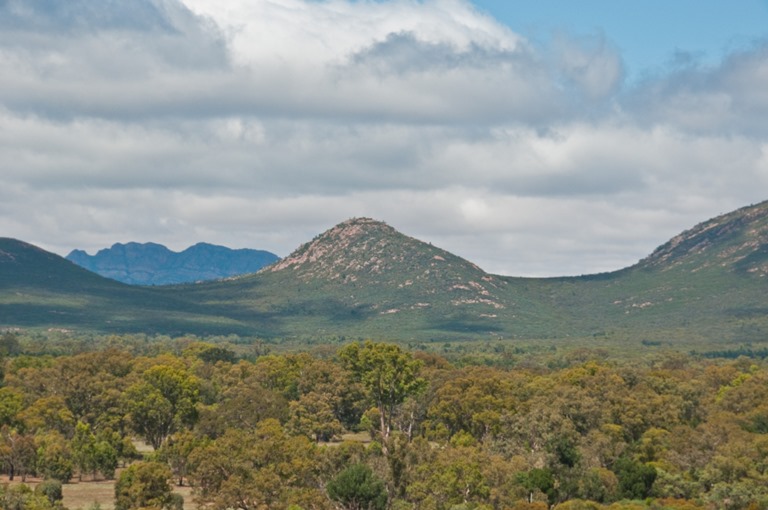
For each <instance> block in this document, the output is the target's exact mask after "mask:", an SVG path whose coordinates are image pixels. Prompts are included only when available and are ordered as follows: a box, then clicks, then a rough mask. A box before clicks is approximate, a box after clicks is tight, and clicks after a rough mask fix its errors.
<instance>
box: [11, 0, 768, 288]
mask: <svg viewBox="0 0 768 510" xmlns="http://www.w3.org/2000/svg"><path fill="white" fill-rule="evenodd" d="M766 119H768V0H738V1H737V2H723V1H721V0H676V1H674V2H670V1H669V0H624V1H621V2H617V1H616V0H579V1H578V2H577V1H574V0H537V1H536V2H531V1H529V0H520V1H518V0H500V1H491V0H476V1H474V2H471V1H469V0H423V1H417V0H378V1H373V0H357V1H353V0H326V1H319V0H111V1H109V2H105V1H104V0H68V1H66V2H64V1H60V0H34V1H30V0H0V236H6V237H15V238H19V239H22V240H25V241H28V242H31V243H33V244H37V245H39V246H41V247H44V248H46V249H49V250H51V251H54V252H57V253H59V254H62V255H65V254H67V253H68V252H69V251H70V250H71V249H73V248H82V249H86V250H88V251H89V252H90V253H93V252H94V251H95V250H97V249H99V248H103V247H107V246H110V245H112V244H113V243H115V242H127V241H140V242H146V241H153V242H160V243H163V244H165V245H167V246H169V247H171V248H172V249H176V250H181V249H183V248H186V247H187V246H189V245H191V244H194V243H196V242H198V241H206V242H212V243H216V244H223V245H226V246H230V247H252V248H262V249H268V250H271V251H273V252H275V253H277V254H278V255H281V256H283V255H287V254H288V253H289V252H290V251H291V250H293V249H294V248H296V247H297V246H298V245H299V244H301V243H302V242H304V241H307V240H309V239H311V238H312V237H313V236H314V235H316V234H317V233H319V232H322V231H323V230H325V229H327V228H329V227H331V226H333V225H334V224H336V223H338V222H340V221H343V220H345V219H347V218H350V217H354V216H370V217H374V218H376V219H380V220H383V221H386V222H387V223H389V224H390V225H392V226H394V227H395V228H397V229H399V230H400V231H402V232H404V233H406V234H408V235H411V236H414V237H418V238H420V239H422V240H425V241H429V242H432V243H433V244H435V245H437V246H440V247H442V248H445V249H448V250H450V251H452V252H454V253H456V254H458V255H461V256H463V257H465V258H468V259H470V260H472V261H473V262H475V263H477V264H478V265H480V266H481V267H482V268H484V269H486V270H488V271H490V272H495V273H501V274H509V275H515V276H555V275H576V274H585V273H594V272H600V271H609V270H614V269H619V268H621V267H625V266H627V265H630V264H632V263H634V262H636V261H637V260H639V259H640V258H642V257H644V256H645V255H647V254H649V253H650V252H651V251H652V250H653V249H654V248H655V247H657V246H658V245H660V244H662V243H663V242H665V241H667V240H668V239H669V238H670V237H672V236H673V235H675V234H677V233H679V232H681V231H682V230H684V229H686V228H689V227H691V226H693V225H694V224H696V223H698V222H700V221H704V220H706V219H709V218H711V217H713V216H715V215H718V214H720V213H724V212H728V211H730V210H733V209H736V208H738V207H741V206H745V205H749V204H751V203H756V202H760V201H763V200H765V199H768V121H766Z"/></svg>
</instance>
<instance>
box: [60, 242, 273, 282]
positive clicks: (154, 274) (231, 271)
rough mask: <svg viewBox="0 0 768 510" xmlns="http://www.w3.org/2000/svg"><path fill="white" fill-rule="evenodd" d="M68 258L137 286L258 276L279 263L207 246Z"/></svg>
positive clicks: (116, 248)
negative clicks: (264, 269)
mask: <svg viewBox="0 0 768 510" xmlns="http://www.w3.org/2000/svg"><path fill="white" fill-rule="evenodd" d="M66 258H67V259H68V260H70V261H72V262H74V263H75V264H77V265H79V266H81V267H84V268H85V269H88V270H89V271H93V272H94V273H97V274H100V275H101V276H104V277H106V278H112V279H113V280H117V281H120V282H123V283H129V284H133V285H167V284H175V283H190V282H197V281H203V280H217V279H220V278H227V277H230V276H236V275H241V274H246V273H255V272H256V271H258V270H259V269H261V268H262V267H264V266H266V265H269V264H272V263H273V262H275V261H276V260H277V259H278V257H277V255H275V254H274V253H270V252H268V251H263V250H249V249H240V250H233V249H230V248H226V247H224V246H216V245H213V244H207V243H198V244H196V245H194V246H190V247H189V248H187V249H186V250H184V251H182V252H179V253H177V252H174V251H171V250H169V249H168V248H166V247H165V246H163V245H161V244H155V243H144V244H140V243H126V244H121V243H116V244H114V245H112V247H111V248H108V249H103V250H99V252H98V253H96V254H95V255H88V254H87V253H86V252H84V251H83V250H73V251H72V252H71V253H70V254H69V255H67V257H66Z"/></svg>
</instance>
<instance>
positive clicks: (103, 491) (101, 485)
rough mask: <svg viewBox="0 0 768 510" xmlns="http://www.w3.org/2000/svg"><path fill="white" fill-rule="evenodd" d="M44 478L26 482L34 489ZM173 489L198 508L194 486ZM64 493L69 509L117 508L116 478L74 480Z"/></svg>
mask: <svg viewBox="0 0 768 510" xmlns="http://www.w3.org/2000/svg"><path fill="white" fill-rule="evenodd" d="M118 476H120V470H119V469H118V471H117V473H116V474H115V477H118ZM41 481H42V480H41V479H39V478H33V477H28V478H27V480H26V482H23V483H26V484H27V485H28V486H30V487H32V488H33V489H34V488H35V487H36V486H37V484H39V483H40V482H41ZM6 483H7V484H9V485H15V484H21V483H22V481H21V478H20V477H18V476H17V477H16V478H15V479H14V481H13V482H11V481H9V480H8V477H7V476H6V475H3V476H1V477H0V484H6ZM173 491H174V492H176V493H178V494H181V496H182V497H183V498H184V508H185V509H186V510H196V509H197V505H195V503H194V501H193V498H192V488H191V487H189V486H184V487H178V486H174V488H173ZM62 493H63V495H64V499H63V501H62V503H63V504H64V506H65V507H66V508H68V509H69V510H78V509H83V510H85V509H87V508H91V507H93V505H94V504H95V503H98V505H99V507H100V508H101V509H102V510H112V509H114V508H115V480H88V479H85V480H83V481H77V480H73V481H72V482H70V483H66V484H64V485H63V486H62Z"/></svg>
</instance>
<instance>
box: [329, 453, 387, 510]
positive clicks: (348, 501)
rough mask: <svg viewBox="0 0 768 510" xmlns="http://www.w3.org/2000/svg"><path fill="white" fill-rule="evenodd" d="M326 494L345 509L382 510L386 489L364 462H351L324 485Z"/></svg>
mask: <svg viewBox="0 0 768 510" xmlns="http://www.w3.org/2000/svg"><path fill="white" fill-rule="evenodd" d="M326 490H327V491H328V496H329V497H330V498H331V499H332V500H333V501H337V502H338V503H340V504H341V505H342V507H343V508H345V509H346V510H384V509H385V508H386V507H387V489H386V487H385V486H384V482H382V481H381V480H379V479H378V478H377V477H376V475H374V473H373V471H371V468H369V467H368V466H366V465H365V464H353V465H351V466H349V467H347V468H346V469H344V470H343V471H342V472H340V473H339V474H338V475H336V477H335V478H333V479H332V480H331V481H330V482H328V485H327V486H326Z"/></svg>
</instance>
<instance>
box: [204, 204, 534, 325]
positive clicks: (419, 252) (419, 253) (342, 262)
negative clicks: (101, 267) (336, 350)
mask: <svg viewBox="0 0 768 510" xmlns="http://www.w3.org/2000/svg"><path fill="white" fill-rule="evenodd" d="M508 287H509V284H508V282H507V281H506V280H505V279H504V278H500V277H497V276H493V275H490V274H487V273H485V272H484V271H482V270H481V269H480V268H478V267H477V266H476V265H474V264H472V263H470V262H468V261H466V260H464V259H461V258H460V257H457V256H455V255H453V254H451V253H448V252H446V251H445V250H441V249H439V248H436V247H434V246H432V245H430V244H428V243H424V242H422V241H419V240H417V239H414V238H412V237H408V236H406V235H403V234H401V233H399V232H397V231H396V230H395V229H394V228H392V227H391V226H389V225H387V224H385V223H382V222H380V221H375V220H372V219H370V218H355V219H350V220H348V221H345V222H343V223H341V224H339V225H337V226H335V227H333V228H331V229H329V230H328V231H326V232H324V233H322V234H320V235H319V236H317V237H316V238H315V239H313V240H312V241H310V242H308V243H306V244H304V245H302V246H301V247H299V248H298V249H297V250H296V251H294V252H293V253H291V254H290V255H288V256H287V257H285V258H284V259H282V260H280V261H279V262H277V263H275V264H273V265H271V266H269V267H267V268H265V269H263V270H261V271H260V272H259V273H258V274H255V275H249V276H246V277H241V278H237V279H234V280H233V281H227V282H217V283H210V284H201V285H197V286H195V288H194V289H190V290H189V292H190V293H191V295H192V296H193V297H192V299H193V300H194V301H196V302H204V303H209V304H217V305H223V304H224V303H228V305H229V306H230V310H231V312H230V313H232V314H235V316H236V317H237V318H239V319H241V320H246V317H247V316H248V315H249V314H253V313H258V314H261V316H262V317H264V316H265V314H266V315H267V316H269V317H270V319H271V323H272V324H279V328H278V331H279V334H280V335H289V336H301V335H303V334H325V335H334V334H345V335H358V336H383V337H386V336H391V335H394V334H403V335H405V336H406V337H408V338H412V337H414V335H416V336H423V335H425V334H428V335H434V336H435V337H444V336H445V335H447V334H450V335H454V334H460V335H463V334H466V333H469V334H472V335H476V334H485V335H487V334H492V333H493V332H495V331H498V330H499V329H500V328H501V327H502V326H501V325H500V324H499V317H501V316H503V315H505V314H506V315H510V314H511V315H515V316H516V317H519V316H523V315H539V314H541V313H542V310H543V309H544V308H546V307H544V306H530V304H528V303H520V302H519V300H518V299H517V298H516V297H515V296H514V295H513V294H514V293H511V292H510V290H509V288H508ZM393 325H394V327H393ZM398 332H399V333H398Z"/></svg>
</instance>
